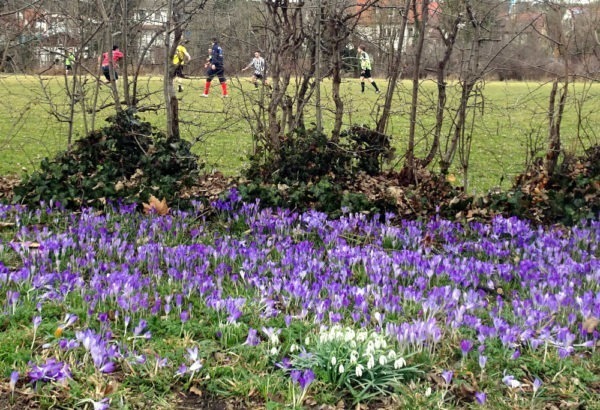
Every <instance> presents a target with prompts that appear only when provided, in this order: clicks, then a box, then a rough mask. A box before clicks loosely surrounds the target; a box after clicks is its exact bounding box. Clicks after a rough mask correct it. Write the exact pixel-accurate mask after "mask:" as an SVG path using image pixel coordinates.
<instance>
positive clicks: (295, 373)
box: [290, 369, 315, 390]
mask: <svg viewBox="0 0 600 410" xmlns="http://www.w3.org/2000/svg"><path fill="white" fill-rule="evenodd" d="M290 378H291V379H292V381H293V382H294V383H298V385H300V388H301V389H302V390H305V389H307V388H308V386H310V384H311V383H312V382H313V380H315V374H314V372H313V371H312V370H310V369H306V370H304V371H300V370H292V371H291V372H290Z"/></svg>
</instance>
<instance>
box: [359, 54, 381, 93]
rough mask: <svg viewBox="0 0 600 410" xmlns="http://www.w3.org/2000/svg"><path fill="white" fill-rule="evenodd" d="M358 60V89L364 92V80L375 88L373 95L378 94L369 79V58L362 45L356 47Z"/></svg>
mask: <svg viewBox="0 0 600 410" xmlns="http://www.w3.org/2000/svg"><path fill="white" fill-rule="evenodd" d="M358 58H359V60H360V89H361V92H363V93H364V92H365V78H366V79H367V80H369V82H370V83H371V85H372V86H373V87H374V88H375V93H377V94H379V88H377V84H375V81H374V80H373V79H372V78H371V68H372V67H371V57H369V55H368V54H367V50H366V48H365V46H364V45H362V44H361V45H360V46H358Z"/></svg>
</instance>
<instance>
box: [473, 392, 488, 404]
mask: <svg viewBox="0 0 600 410" xmlns="http://www.w3.org/2000/svg"><path fill="white" fill-rule="evenodd" d="M475 400H477V403H479V404H485V401H486V400H487V394H485V393H484V392H482V391H478V392H476V393H475Z"/></svg>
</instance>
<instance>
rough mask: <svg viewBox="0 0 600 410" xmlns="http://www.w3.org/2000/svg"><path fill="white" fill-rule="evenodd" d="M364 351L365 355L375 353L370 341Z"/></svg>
mask: <svg viewBox="0 0 600 410" xmlns="http://www.w3.org/2000/svg"><path fill="white" fill-rule="evenodd" d="M365 351H366V352H367V354H371V353H373V352H374V351H375V345H374V344H373V342H372V341H371V340H369V343H367V349H366V350H365Z"/></svg>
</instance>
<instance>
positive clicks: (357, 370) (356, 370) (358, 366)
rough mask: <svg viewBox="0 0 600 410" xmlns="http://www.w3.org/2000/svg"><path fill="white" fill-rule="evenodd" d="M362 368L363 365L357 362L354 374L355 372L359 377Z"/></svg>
mask: <svg viewBox="0 0 600 410" xmlns="http://www.w3.org/2000/svg"><path fill="white" fill-rule="evenodd" d="M363 369H364V366H363V365H361V364H359V365H357V366H356V369H354V374H356V377H361V376H362V373H363Z"/></svg>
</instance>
